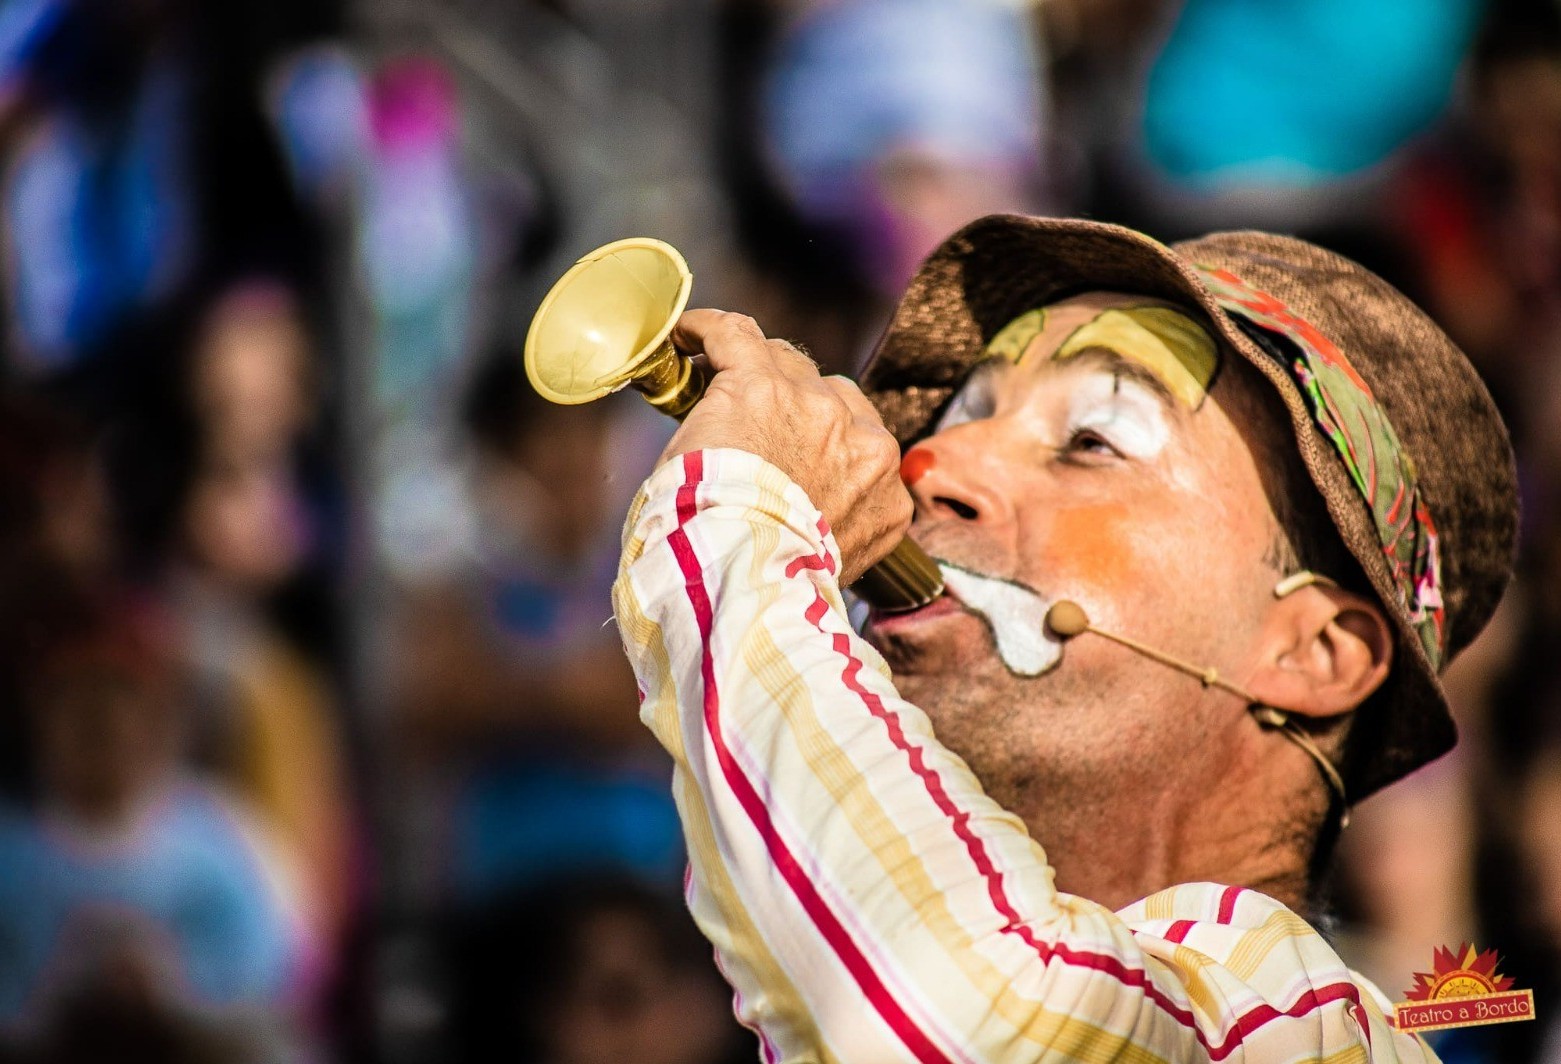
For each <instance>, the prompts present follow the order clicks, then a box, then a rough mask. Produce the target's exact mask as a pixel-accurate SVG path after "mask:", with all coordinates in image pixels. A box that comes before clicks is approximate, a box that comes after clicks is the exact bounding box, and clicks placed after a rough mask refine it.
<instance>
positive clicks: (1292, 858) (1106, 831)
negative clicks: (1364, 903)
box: [1016, 787, 1310, 913]
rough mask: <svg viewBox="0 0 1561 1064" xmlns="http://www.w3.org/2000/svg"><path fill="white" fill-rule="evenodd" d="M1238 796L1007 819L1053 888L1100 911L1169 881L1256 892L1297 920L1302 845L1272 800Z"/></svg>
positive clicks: (1302, 900)
mask: <svg viewBox="0 0 1561 1064" xmlns="http://www.w3.org/2000/svg"><path fill="white" fill-rule="evenodd" d="M1243 790H1245V788H1239V787H1238V788H1236V791H1237V792H1238V793H1232V792H1231V791H1230V790H1227V789H1226V788H1224V787H1222V788H1219V789H1218V790H1217V791H1210V790H1205V791H1203V793H1201V794H1197V795H1187V796H1176V795H1172V794H1166V795H1164V796H1162V798H1161V799H1160V800H1158V801H1155V802H1153V803H1147V804H1146V803H1141V802H1140V803H1135V804H1136V808H1132V809H1129V808H1122V807H1121V804H1120V803H1117V802H1112V801H1098V800H1086V801H1074V802H1071V803H1066V804H1065V803H1064V802H1062V801H1057V802H1055V803H1054V804H1055V805H1056V806H1059V807H1058V808H1042V807H1039V806H1038V807H1036V808H1032V809H1025V810H1022V811H1019V810H1016V811H1017V812H1020V815H1021V816H1023V817H1024V820H1025V822H1026V823H1027V824H1028V825H1029V827H1030V831H1031V834H1032V835H1034V837H1035V838H1036V839H1037V841H1039V842H1040V843H1041V845H1042V846H1043V847H1044V848H1045V850H1046V854H1047V857H1048V858H1049V859H1050V862H1051V864H1052V867H1053V868H1055V869H1056V870H1057V880H1056V882H1057V888H1058V889H1059V890H1063V891H1066V892H1068V893H1070V894H1076V895H1079V896H1081V897H1085V898H1089V899H1091V900H1092V901H1097V902H1099V903H1100V904H1102V905H1105V906H1107V907H1108V908H1111V909H1120V908H1122V907H1124V906H1126V905H1129V904H1131V903H1133V902H1135V901H1137V900H1139V899H1140V898H1144V897H1147V896H1149V895H1150V894H1154V893H1156V892H1158V891H1161V890H1164V889H1166V888H1167V887H1171V886H1175V885H1176V884H1178V883H1195V882H1214V883H1226V884H1233V885H1236V886H1242V887H1247V888H1250V889H1252V890H1256V891H1260V892H1262V893H1264V894H1267V895H1268V896H1270V897H1272V898H1274V899H1275V900H1277V901H1279V902H1281V903H1283V904H1284V905H1286V906H1289V907H1290V908H1291V909H1293V910H1295V911H1296V912H1300V913H1304V911H1305V905H1306V895H1307V856H1308V853H1309V841H1310V840H1308V839H1305V838H1302V837H1298V835H1297V833H1296V832H1294V831H1291V830H1287V824H1288V823H1289V821H1290V818H1289V817H1288V816H1287V815H1285V814H1284V813H1283V812H1282V807H1280V806H1279V805H1278V804H1277V803H1279V802H1280V798H1279V797H1278V796H1277V794H1278V793H1279V792H1277V791H1276V790H1274V789H1270V790H1268V791H1267V792H1266V793H1260V794H1253V795H1246V794H1242V793H1239V792H1240V791H1243ZM1295 797H1296V799H1297V800H1305V799H1306V798H1309V797H1310V795H1309V794H1308V793H1306V792H1305V791H1304V790H1303V791H1302V793H1301V794H1299V795H1297V796H1295ZM1042 804H1043V805H1044V804H1048V803H1044V802H1043V803H1042ZM1276 809H1281V812H1279V813H1277V814H1271V815H1263V813H1264V812H1265V811H1271V810H1276Z"/></svg>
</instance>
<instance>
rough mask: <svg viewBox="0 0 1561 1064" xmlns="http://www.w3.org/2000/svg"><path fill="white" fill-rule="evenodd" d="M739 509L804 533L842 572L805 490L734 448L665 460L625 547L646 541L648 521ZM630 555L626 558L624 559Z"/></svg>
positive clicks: (634, 515) (812, 548)
mask: <svg viewBox="0 0 1561 1064" xmlns="http://www.w3.org/2000/svg"><path fill="white" fill-rule="evenodd" d="M716 508H721V509H726V508H736V509H740V510H742V511H744V512H745V513H746V514H747V515H748V517H750V518H752V517H755V516H757V517H761V518H768V519H769V520H771V521H774V522H775V523H776V524H777V525H780V526H782V527H784V528H786V529H788V530H789V531H791V532H793V533H795V534H796V535H797V536H800V537H801V538H802V539H803V540H804V541H805V542H806V544H807V546H806V550H807V551H808V552H810V553H817V554H824V555H827V556H828V557H830V558H831V559H832V560H833V562H834V567H833V571H838V570H839V565H840V551H839V547H838V546H837V544H836V543H835V537H834V535H833V534H832V533H831V532H830V530H829V524H828V522H826V521H825V520H824V515H823V514H822V513H821V512H820V511H819V509H818V507H817V506H815V505H814V503H813V500H812V499H810V498H809V497H808V494H807V492H806V491H804V490H803V489H802V488H801V486H799V485H798V484H797V483H796V482H795V481H794V480H792V479H791V478H790V477H789V476H787V475H786V473H785V472H784V471H783V470H781V469H780V468H779V467H778V466H776V465H774V464H773V463H771V462H768V461H766V460H765V459H763V458H760V457H759V456H758V455H756V454H752V453H750V452H748V451H743V450H739V449H737V448H732V447H711V448H704V449H701V450H696V451H688V452H685V453H683V454H680V455H677V456H675V457H673V458H671V459H668V460H667V461H665V462H663V463H662V464H661V465H660V466H659V467H657V469H656V470H655V472H653V473H652V474H651V475H650V476H649V477H648V478H647V479H646V480H645V483H644V484H643V485H642V486H641V487H640V493H639V496H638V497H637V498H636V499H635V501H634V505H633V508H632V509H631V510H630V512H629V521H628V524H627V525H626V526H625V529H624V543H625V547H626V548H627V547H629V546H630V545H631V544H632V543H633V542H635V541H636V540H643V538H644V533H647V532H650V531H651V530H650V529H648V528H645V527H643V526H644V525H645V524H646V522H647V521H649V522H652V523H659V519H660V518H663V517H665V518H670V519H672V520H674V521H680V522H686V521H687V520H688V519H689V518H690V517H692V516H693V515H694V514H696V513H704V512H706V511H708V510H711V509H716ZM631 560H632V559H628V558H626V559H625V561H626V562H627V561H631Z"/></svg>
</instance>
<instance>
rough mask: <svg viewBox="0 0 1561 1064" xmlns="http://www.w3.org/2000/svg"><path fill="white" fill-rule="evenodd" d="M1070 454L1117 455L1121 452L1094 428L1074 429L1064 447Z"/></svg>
mask: <svg viewBox="0 0 1561 1064" xmlns="http://www.w3.org/2000/svg"><path fill="white" fill-rule="evenodd" d="M1064 450H1066V451H1067V452H1068V453H1069V454H1098V455H1117V454H1119V453H1120V452H1119V451H1118V450H1117V449H1116V447H1115V446H1114V445H1113V444H1112V443H1111V441H1110V440H1108V439H1106V438H1105V437H1104V436H1102V435H1101V434H1100V433H1098V432H1096V431H1095V430H1094V429H1074V430H1073V434H1072V435H1071V436H1069V437H1068V444H1067V446H1066V447H1065V448H1064Z"/></svg>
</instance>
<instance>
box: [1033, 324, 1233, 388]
mask: <svg viewBox="0 0 1561 1064" xmlns="http://www.w3.org/2000/svg"><path fill="white" fill-rule="evenodd" d="M1092 347H1104V348H1106V349H1107V350H1109V351H1115V352H1116V353H1117V354H1119V355H1121V356H1122V357H1123V358H1128V359H1132V360H1133V361H1134V362H1137V363H1138V364H1139V365H1141V366H1144V367H1145V368H1146V369H1149V370H1152V371H1154V374H1155V376H1157V377H1159V378H1160V380H1162V381H1164V382H1165V385H1166V387H1167V388H1169V389H1170V390H1171V394H1172V395H1174V396H1176V398H1177V399H1179V400H1181V402H1182V404H1183V405H1184V406H1187V407H1190V408H1192V409H1197V408H1198V406H1199V404H1201V403H1202V402H1203V398H1204V396H1205V395H1207V394H1208V389H1209V382H1210V381H1212V380H1213V379H1214V370H1215V369H1216V368H1217V367H1218V365H1219V349H1218V348H1216V347H1215V346H1214V340H1213V339H1212V338H1211V337H1210V336H1209V334H1208V333H1206V332H1204V331H1203V329H1202V328H1201V327H1199V325H1198V323H1197V322H1195V321H1193V320H1192V319H1191V318H1189V317H1187V315H1185V314H1183V313H1181V312H1180V311H1176V310H1172V309H1171V308H1170V307H1127V308H1123V309H1113V310H1106V311H1102V312H1101V313H1100V315H1099V316H1098V317H1096V318H1095V320H1093V321H1091V322H1089V323H1088V324H1085V325H1081V326H1079V328H1077V329H1075V330H1074V332H1073V335H1071V336H1069V337H1068V339H1067V340H1066V341H1064V342H1063V345H1062V346H1061V347H1060V348H1058V349H1057V353H1056V355H1054V356H1053V357H1054V358H1056V359H1058V360H1059V361H1060V360H1062V359H1065V358H1072V357H1073V356H1074V355H1076V354H1078V353H1079V352H1080V351H1085V350H1088V349H1089V348H1092Z"/></svg>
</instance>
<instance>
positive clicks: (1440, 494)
mask: <svg viewBox="0 0 1561 1064" xmlns="http://www.w3.org/2000/svg"><path fill="white" fill-rule="evenodd" d="M1090 290H1107V291H1119V292H1131V293H1135V294H1141V295H1146V296H1151V297H1158V298H1161V299H1166V300H1170V301H1172V302H1175V303H1177V304H1179V305H1181V306H1182V307H1183V308H1185V309H1186V310H1188V311H1189V312H1190V313H1192V314H1193V316H1194V317H1195V318H1197V319H1199V320H1200V321H1201V322H1202V324H1203V325H1204V326H1205V327H1206V328H1208V329H1209V331H1210V333H1211V334H1212V335H1214V336H1215V337H1217V338H1218V339H1219V340H1220V341H1221V342H1222V344H1223V346H1225V347H1226V348H1228V349H1229V350H1233V351H1235V352H1237V353H1239V354H1240V355H1241V356H1242V357H1243V358H1245V359H1246V360H1247V361H1248V362H1249V363H1251V364H1252V366H1254V367H1255V368H1256V369H1257V370H1258V372H1259V373H1260V374H1261V375H1262V377H1263V378H1264V379H1266V380H1267V381H1269V382H1270V384H1272V386H1273V387H1274V389H1275V390H1276V391H1277V393H1278V395H1279V397H1280V399H1281V400H1282V401H1283V403H1284V406H1285V408H1286V409H1287V410H1288V412H1289V417H1290V423H1291V428H1292V430H1293V433H1294V437H1295V441H1296V447H1297V450H1298V452H1299V454H1300V457H1301V460H1302V462H1303V464H1304V465H1305V467H1306V470H1307V472H1308V473H1309V474H1310V476H1311V480H1312V482H1313V483H1314V484H1315V485H1316V488H1317V490H1318V492H1319V493H1320V495H1321V497H1322V499H1323V501H1324V504H1325V505H1326V508H1327V512H1328V514H1329V516H1330V517H1331V518H1332V520H1333V524H1334V527H1335V528H1337V530H1338V533H1339V537H1340V539H1341V540H1342V541H1343V544H1344V546H1345V547H1346V548H1347V549H1348V550H1349V552H1350V554H1351V555H1353V556H1354V558H1355V559H1356V561H1357V562H1359V564H1360V568H1361V571H1362V573H1363V574H1364V575H1365V578H1366V580H1367V581H1368V582H1369V583H1370V585H1371V589H1372V590H1374V591H1375V592H1376V595H1377V598H1378V599H1379V600H1380V602H1381V604H1382V606H1383V608H1384V610H1385V612H1386V613H1387V615H1388V616H1389V617H1390V618H1391V619H1392V621H1393V623H1394V627H1395V634H1396V639H1395V643H1396V654H1395V659H1394V664H1393V667H1392V669H1391V671H1390V674H1389V676H1388V679H1387V681H1386V682H1385V683H1384V685H1383V687H1382V688H1381V689H1380V690H1379V692H1378V693H1377V694H1376V695H1374V696H1373V697H1372V698H1371V699H1369V700H1368V701H1367V702H1366V704H1365V705H1364V706H1363V707H1362V708H1361V710H1360V713H1359V716H1358V719H1357V720H1356V721H1355V723H1354V726H1353V728H1352V731H1351V736H1350V739H1349V741H1348V742H1347V743H1346V749H1345V753H1344V759H1343V763H1342V765H1341V766H1340V768H1341V772H1342V774H1343V776H1344V780H1345V786H1346V790H1347V793H1348V795H1349V800H1350V801H1351V802H1354V801H1358V800H1359V799H1361V798H1363V797H1365V796H1366V795H1368V794H1370V793H1372V792H1373V791H1376V790H1378V789H1379V788H1381V787H1383V786H1385V785H1387V784H1388V783H1391V782H1393V781H1394V780H1396V779H1398V778H1400V777H1401V776H1404V775H1406V774H1407V773H1409V772H1411V771H1413V770H1414V769H1416V768H1418V767H1419V766H1421V765H1423V764H1425V763H1426V762H1428V761H1431V760H1433V759H1435V758H1437V757H1439V756H1441V755H1442V754H1443V753H1446V752H1447V751H1448V750H1449V749H1451V748H1452V746H1453V744H1454V743H1455V742H1456V741H1457V731H1456V729H1455V727H1454V724H1453V718H1452V714H1451V712H1450V711H1449V709H1448V705H1447V696H1446V694H1445V692H1444V691H1443V689H1442V685H1441V682H1440V680H1439V679H1438V674H1439V673H1440V671H1441V670H1442V668H1444V667H1445V666H1446V664H1447V662H1448V661H1450V660H1451V659H1452V657H1453V655H1455V654H1456V653H1458V651H1460V650H1462V649H1463V648H1464V647H1465V646H1467V645H1468V643H1469V642H1470V641H1471V640H1472V639H1473V638H1474V637H1475V635H1477V634H1478V633H1479V631H1480V629H1482V628H1483V627H1484V626H1485V623H1486V621H1488V620H1489V619H1490V616H1491V613H1492V612H1493V611H1494V610H1495V608H1496V604H1497V602H1498V601H1499V600H1500V598H1501V595H1502V593H1503V591H1504V590H1505V588H1506V585H1507V581H1508V579H1509V577H1510V576H1511V572H1512V562H1513V554H1514V550H1515V546H1516V538H1517V518H1518V500H1517V475H1516V471H1515V468H1514V463H1513V456H1512V445H1511V441H1510V440H1509V438H1508V435H1507V430H1506V427H1505V426H1504V425H1503V424H1502V421H1501V417H1500V415H1499V414H1498V413H1497V411H1496V407H1495V404H1494V403H1493V402H1492V401H1491V397H1490V394H1489V392H1487V391H1486V389H1485V386H1484V384H1482V383H1481V381H1480V378H1479V376H1478V374H1477V373H1476V372H1475V370H1474V367H1473V366H1472V365H1470V363H1469V361H1468V359H1467V358H1465V357H1464V355H1463V353H1462V352H1460V351H1459V350H1458V348H1457V347H1456V346H1455V345H1454V344H1453V343H1452V341H1451V340H1449V339H1448V338H1447V336H1446V335H1445V334H1444V333H1443V332H1442V331H1441V330H1440V329H1439V328H1438V327H1437V326H1436V325H1435V324H1434V323H1432V321H1431V320H1430V319H1429V318H1428V317H1426V316H1425V314H1423V313H1422V312H1421V311H1420V310H1419V309H1417V308H1416V307H1415V306H1414V305H1413V304H1412V303H1411V302H1410V301H1409V300H1408V299H1407V298H1405V297H1404V296H1403V295H1402V294H1400V293H1399V292H1398V291H1397V290H1396V289H1394V288H1393V287H1392V286H1390V285H1388V284H1387V283H1386V282H1385V281H1383V280H1382V279H1381V278H1379V277H1377V276H1376V275H1374V274H1372V273H1371V272H1369V271H1368V270H1366V269H1364V268H1362V267H1361V266H1359V265H1357V264H1355V263H1354V262H1351V261H1349V260H1348V259H1345V258H1342V257H1341V256H1339V255H1335V254H1333V253H1332V252H1329V251H1326V250H1324V249H1322V248H1319V247H1316V246H1314V245H1312V244H1308V243H1306V242H1304V241H1301V240H1296V239H1293V238H1290V237H1284V236H1275V235H1272V234H1268V233H1258V232H1229V233H1214V234H1211V235H1209V236H1205V237H1201V238H1199V239H1197V240H1190V241H1186V242H1184V243H1180V244H1175V245H1172V246H1166V245H1164V244H1161V243H1158V242H1157V241H1155V240H1152V239H1151V238H1149V237H1147V236H1144V235H1143V234H1142V233H1138V232H1135V231H1133V230H1131V229H1124V228H1122V227H1120V226H1115V225H1107V224H1104V223H1101V222H1091V221H1079V220H1064V219H1051V218H1030V217H1023V216H1018V215H991V216H989V217H986V218H982V219H979V220H977V221H975V222H972V223H971V224H970V225H968V226H966V227H965V228H964V229H961V230H960V231H959V232H958V233H955V234H954V235H953V236H952V237H950V238H949V239H948V240H946V241H945V242H944V243H943V244H942V245H941V246H939V247H938V248H937V250H935V251H934V252H933V253H932V255H931V256H930V257H929V258H928V259H927V261H926V262H925V263H923V264H922V266H921V268H920V270H919V271H918V272H917V274H916V276H915V277H914V278H913V279H912V281H911V283H910V286H909V288H908V289H907V290H906V293H905V295H904V297H903V298H902V300H901V301H900V304H899V307H898V308H897V309H896V310H895V313H894V317H893V319H892V320H891V321H890V324H889V326H888V328H887V330H886V331H885V333H884V336H883V339H882V340H881V341H880V342H879V345H878V348H877V351H876V352H875V354H874V355H873V358H872V360H871V362H869V364H868V366H867V369H866V371H865V372H864V374H863V377H862V388H863V390H864V391H865V392H866V393H867V395H868V397H869V398H870V399H871V400H872V401H873V402H874V404H875V405H876V406H877V407H878V410H879V412H880V413H881V414H882V415H883V418H884V422H885V424H887V425H888V427H889V429H890V431H892V432H893V433H894V434H895V436H896V437H897V438H898V439H899V441H900V443H901V445H902V446H907V445H909V444H910V443H912V442H914V441H915V440H917V439H919V438H921V437H922V436H924V435H926V434H927V433H928V431H929V430H930V428H931V426H932V424H933V422H934V419H935V418H936V416H937V415H938V414H939V412H940V411H941V410H942V408H943V406H944V405H945V403H946V402H947V401H948V399H949V397H950V396H951V395H952V394H953V393H954V391H955V390H956V389H957V388H958V387H959V385H960V384H961V382H962V381H963V380H964V378H965V376H966V375H967V373H968V372H969V371H970V370H971V369H972V368H973V367H974V366H975V365H977V364H978V363H979V362H980V361H982V360H983V359H984V358H985V357H986V352H985V349H986V345H987V343H988V342H989V341H991V339H992V338H993V336H994V335H995V334H996V333H997V332H998V331H999V330H1001V329H1002V328H1003V327H1004V326H1006V325H1007V324H1008V323H1009V322H1010V321H1012V320H1013V319H1014V318H1015V317H1017V316H1018V315H1020V314H1022V313H1024V312H1026V311H1029V310H1032V309H1034V308H1037V307H1041V306H1045V305H1047V304H1050V303H1054V302H1057V301H1058V300H1060V299H1065V298H1067V297H1068V296H1071V295H1075V294H1078V293H1080V292H1084V291H1090ZM1363 590H1364V589H1363Z"/></svg>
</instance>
